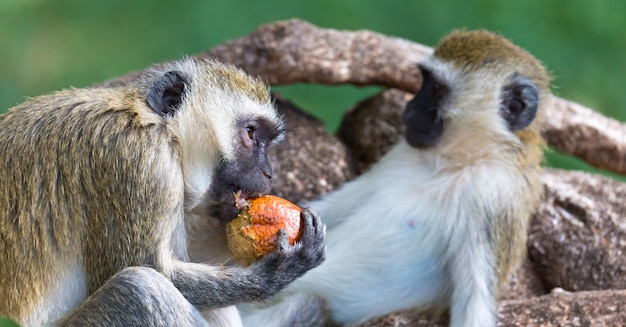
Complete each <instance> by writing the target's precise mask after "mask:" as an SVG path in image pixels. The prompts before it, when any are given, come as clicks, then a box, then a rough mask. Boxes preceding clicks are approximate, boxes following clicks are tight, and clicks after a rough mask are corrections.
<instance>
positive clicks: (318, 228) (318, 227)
mask: <svg viewBox="0 0 626 327" xmlns="http://www.w3.org/2000/svg"><path fill="white" fill-rule="evenodd" d="M302 211H303V212H306V213H307V214H309V215H310V216H311V224H312V226H313V231H314V232H315V234H323V235H326V225H325V224H324V223H323V222H322V218H321V217H320V215H318V214H317V212H315V211H314V210H313V209H312V208H311V207H306V208H304V209H303V210H302Z"/></svg>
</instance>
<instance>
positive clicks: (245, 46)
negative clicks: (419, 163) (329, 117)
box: [201, 20, 432, 91]
mask: <svg viewBox="0 0 626 327" xmlns="http://www.w3.org/2000/svg"><path fill="white" fill-rule="evenodd" d="M389 50H392V51H389ZM431 51H432V49H430V48H428V47H426V46H423V45H420V44H417V43H413V42H410V41H407V40H404V39H400V38H394V37H389V36H385V35H382V34H379V33H374V32H371V31H356V32H354V31H338V30H333V29H322V28H318V27H317V26H314V25H312V24H310V23H307V22H304V21H301V20H288V21H282V22H276V23H273V24H268V25H264V26H261V27H260V28H259V29H258V30H257V31H255V32H253V33H251V34H250V35H248V36H245V37H242V38H239V39H237V40H233V41H230V42H227V43H224V44H222V45H219V46H217V47H215V48H213V49H211V50H209V51H208V52H206V53H204V54H202V55H201V56H205V57H215V58H217V59H219V60H221V61H224V62H228V63H231V64H234V65H235V66H238V67H241V68H243V69H244V70H245V71H246V72H248V73H250V74H252V75H259V76H261V77H262V78H264V79H265V80H266V81H267V82H268V83H269V84H273V85H281V84H293V83H300V82H304V83H319V84H344V83H351V84H355V85H383V86H389V87H395V88H399V89H405V90H412V91H415V90H417V89H418V88H419V86H420V84H421V75H420V74H419V70H418V69H417V62H418V60H419V59H421V58H423V57H425V56H426V55H428V54H429V53H430V52H431Z"/></svg>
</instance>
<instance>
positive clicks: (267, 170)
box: [143, 59, 283, 220]
mask: <svg viewBox="0 0 626 327" xmlns="http://www.w3.org/2000/svg"><path fill="white" fill-rule="evenodd" d="M147 75H148V78H146V79H144V85H143V86H144V91H145V92H146V94H147V97H146V104H147V105H148V107H149V108H150V110H151V114H152V113H156V114H157V115H158V116H155V115H152V116H155V119H157V120H159V121H160V122H164V123H165V124H166V126H167V131H168V133H169V136H170V138H171V140H172V143H173V144H174V146H173V148H174V149H177V152H178V153H176V154H174V155H175V156H178V158H180V159H179V160H180V166H181V169H182V174H183V179H184V185H185V206H186V210H195V209H196V207H198V206H202V207H203V208H202V209H199V210H201V211H202V212H206V211H207V210H208V212H207V213H208V214H210V215H211V216H213V217H215V218H219V219H220V220H229V219H231V218H234V217H235V216H236V214H237V212H238V209H237V208H236V207H235V203H234V197H233V194H234V193H235V192H238V191H241V196H240V197H241V198H244V199H245V198H246V197H253V196H259V195H262V194H265V193H267V192H269V190H270V187H271V180H272V167H271V165H270V161H269V160H268V157H267V154H266V152H267V149H268V147H270V146H271V145H272V144H273V143H275V142H276V141H278V140H279V139H280V138H281V137H282V135H283V122H282V120H281V118H280V117H279V116H278V114H277V113H276V111H275V109H274V107H273V104H272V102H271V99H270V94H269V90H268V87H267V86H266V85H265V84H264V83H262V82H261V81H259V80H257V79H255V78H252V77H250V76H248V75H247V74H245V73H244V72H243V71H241V70H239V69H236V68H234V67H231V66H227V65H223V64H220V63H218V62H216V61H213V60H202V59H186V60H183V61H179V62H173V63H167V64H163V65H159V66H156V67H154V68H153V69H151V70H149V71H148V73H147ZM159 116H160V117H159Z"/></svg>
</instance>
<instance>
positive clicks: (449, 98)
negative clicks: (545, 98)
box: [402, 58, 539, 149]
mask: <svg viewBox="0 0 626 327" xmlns="http://www.w3.org/2000/svg"><path fill="white" fill-rule="evenodd" d="M420 70H421V72H422V78H423V82H422V87H421V89H420V90H419V92H418V93H417V94H416V95H415V97H414V98H413V99H412V100H411V101H409V103H408V104H407V105H406V108H405V111H404V114H403V117H402V118H403V122H404V124H405V126H406V131H405V138H406V140H407V142H408V144H409V145H411V146H412V147H415V148H419V149H426V148H431V147H434V146H436V145H438V144H439V143H440V142H443V141H442V140H443V139H449V138H452V139H456V140H459V139H460V138H461V139H465V138H475V137H480V135H483V136H485V137H486V135H487V134H488V133H499V134H500V135H511V134H512V133H511V132H516V131H519V130H522V129H524V128H526V127H528V126H529V125H530V124H531V123H532V122H533V120H534V119H535V116H536V113H537V109H538V106H539V88H538V87H537V86H536V84H535V83H534V82H533V81H531V80H530V79H529V78H528V77H526V76H525V75H523V74H521V73H518V72H516V71H515V70H514V69H512V68H510V67H508V66H494V67H490V68H484V69H479V70H475V71H473V70H468V69H460V68H458V66H457V65H455V64H451V63H447V62H442V61H439V60H438V59H437V58H431V59H430V61H427V62H426V63H425V64H422V65H420ZM452 135H454V136H452Z"/></svg>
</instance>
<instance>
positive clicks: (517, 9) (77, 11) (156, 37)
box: [0, 0, 626, 169]
mask: <svg viewBox="0 0 626 327" xmlns="http://www.w3.org/2000/svg"><path fill="white" fill-rule="evenodd" d="M625 14H626V1H622V0H606V1H588V0H570V1H540V0H529V1H495V0H492V1H477V2H473V3H470V2H469V1H451V0H448V1H409V0H397V1H393V0H392V1H380V0H378V1H376V0H371V1H370V0H322V1H286V0H285V1H269V0H266V1H243V0H229V1H207V0H187V1H185V0H182V1H171V0H170V1H149V0H133V1H126V0H124V1H122V0H109V1H93V0H0V72H1V74H0V112H3V111H4V110H6V109H8V108H9V107H11V106H13V105H15V104H17V103H20V102H22V101H24V100H25V99H26V98H27V97H31V96H35V95H39V94H44V93H49V92H51V91H53V90H58V89H62V88H67V87H71V86H73V87H82V86H86V85H89V84H92V83H94V82H98V81H103V80H106V79H109V78H113V77H116V76H119V75H122V74H124V73H126V72H128V71H131V70H139V69H142V68H144V67H146V66H148V65H150V64H152V63H157V62H161V61H165V60H171V59H178V58H181V57H182V56H184V55H193V54H197V53H200V52H203V51H205V50H207V49H209V48H211V47H213V46H215V45H218V44H220V43H223V42H225V41H227V40H230V39H234V38H238V37H241V36H244V35H247V34H249V33H250V32H252V31H254V30H255V29H256V28H257V27H258V26H259V25H261V24H265V23H270V22H273V21H277V20H282V19H288V18H294V17H297V18H301V19H305V20H308V21H310V22H312V23H314V24H316V25H318V26H321V27H329V28H336V29H349V30H357V29H368V30H373V31H377V32H380V33H383V34H387V35H393V36H399V37H402V38H406V39H409V40H413V41H416V42H420V43H423V44H426V45H430V46H433V45H435V44H436V43H437V41H438V40H439V39H440V38H441V37H442V36H443V35H445V34H446V33H448V32H449V31H451V30H452V29H455V28H487V29H491V30H493V31H496V32H500V33H502V34H504V35H505V36H507V37H509V38H510V39H512V40H513V41H514V42H515V43H517V44H519V45H521V46H522V47H524V48H526V49H528V50H529V51H530V52H532V53H533V54H535V55H536V56H537V57H538V58H540V59H541V60H542V61H543V62H544V63H545V64H546V66H547V67H548V68H549V70H550V71H551V73H552V74H553V76H554V77H555V80H554V83H553V85H554V87H553V91H554V93H556V94H557V95H559V96H561V97H564V98H567V99H570V100H574V101H577V102H579V103H581V104H583V105H585V106H588V107H591V108H594V109H596V110H598V111H601V112H602V113H604V114H605V115H607V116H611V117H614V118H616V119H619V120H621V121H626V110H625V108H626V92H624V90H623V89H624V87H625V86H626V60H625V58H624V57H625V56H624V54H625V53H626V18H625V16H624V15H625ZM273 90H275V91H279V92H280V93H281V94H283V95H284V96H286V97H288V98H290V99H291V100H292V101H294V102H295V103H296V104H298V105H299V106H301V107H303V108H305V109H307V110H309V111H310V112H311V113H312V114H314V115H316V116H318V117H320V118H322V119H324V121H326V123H327V126H328V129H329V130H330V131H334V130H335V128H336V127H337V124H338V122H339V119H340V117H341V115H342V113H343V112H344V111H345V110H346V109H348V108H350V107H351V106H352V105H353V104H355V103H356V102H357V101H358V100H360V99H362V98H364V97H366V96H368V95H371V94H374V93H376V92H378V90H379V89H378V88H375V87H367V88H356V87H352V86H334V87H326V86H312V85H293V86H285V87H275V88H273ZM548 163H549V164H550V165H553V166H557V167H565V168H574V169H588V167H586V165H585V164H583V163H581V162H580V161H578V160H575V159H573V158H570V157H567V156H563V155H559V154H556V153H549V155H548Z"/></svg>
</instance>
